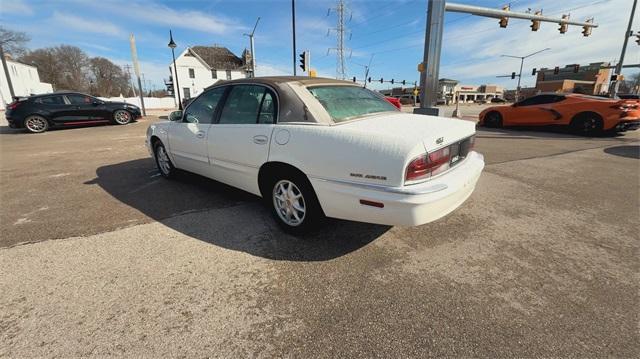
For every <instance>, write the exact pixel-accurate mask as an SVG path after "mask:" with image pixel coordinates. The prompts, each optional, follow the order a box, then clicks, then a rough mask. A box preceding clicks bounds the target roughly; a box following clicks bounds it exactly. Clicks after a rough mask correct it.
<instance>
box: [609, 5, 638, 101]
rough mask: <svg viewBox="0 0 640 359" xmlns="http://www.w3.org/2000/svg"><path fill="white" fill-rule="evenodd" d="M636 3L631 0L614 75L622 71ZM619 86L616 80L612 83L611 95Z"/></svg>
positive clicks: (631, 34)
mask: <svg viewBox="0 0 640 359" xmlns="http://www.w3.org/2000/svg"><path fill="white" fill-rule="evenodd" d="M636 5H638V0H633V5H632V6H631V16H629V25H628V26H627V32H625V33H624V43H623V44H622V53H621V54H620V61H618V65H616V75H620V74H621V73H622V65H623V62H624V55H625V53H626V52H627V43H628V42H629V38H630V37H631V36H633V32H632V31H631V26H632V25H633V15H634V14H635V12H636ZM619 88H620V81H616V83H615V84H614V85H613V90H612V91H611V96H612V97H614V98H615V97H616V95H617V94H618V89H619Z"/></svg>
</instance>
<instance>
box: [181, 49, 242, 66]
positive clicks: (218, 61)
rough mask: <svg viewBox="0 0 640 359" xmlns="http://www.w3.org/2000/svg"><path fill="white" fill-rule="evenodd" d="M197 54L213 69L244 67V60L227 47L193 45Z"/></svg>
mask: <svg viewBox="0 0 640 359" xmlns="http://www.w3.org/2000/svg"><path fill="white" fill-rule="evenodd" d="M191 51H193V52H194V53H195V54H196V55H198V56H199V57H200V58H201V59H202V61H204V62H206V63H207V65H209V67H211V68H212V69H219V70H240V69H242V68H243V67H244V62H243V61H242V59H241V58H239V57H238V56H236V55H234V54H233V52H231V51H229V49H227V48H226V47H218V46H193V47H191Z"/></svg>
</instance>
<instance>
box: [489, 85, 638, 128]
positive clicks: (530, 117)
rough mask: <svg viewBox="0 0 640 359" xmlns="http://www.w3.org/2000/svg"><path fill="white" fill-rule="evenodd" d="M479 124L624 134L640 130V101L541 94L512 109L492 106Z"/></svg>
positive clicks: (519, 103)
mask: <svg viewBox="0 0 640 359" xmlns="http://www.w3.org/2000/svg"><path fill="white" fill-rule="evenodd" d="M478 125H481V126H486V127H502V126H547V125H564V126H569V127H570V128H571V129H572V130H574V131H575V132H577V133H581V134H587V135H591V134H596V133H599V132H603V131H615V132H623V131H627V130H635V129H637V128H638V127H640V101H639V100H616V99H610V98H604V97H596V96H588V95H579V94H559V93H549V94H539V95H536V96H533V97H529V98H527V99H524V100H522V101H520V102H516V103H514V104H513V105H510V106H494V107H489V108H487V109H486V110H484V111H482V112H481V113H480V117H479V121H478Z"/></svg>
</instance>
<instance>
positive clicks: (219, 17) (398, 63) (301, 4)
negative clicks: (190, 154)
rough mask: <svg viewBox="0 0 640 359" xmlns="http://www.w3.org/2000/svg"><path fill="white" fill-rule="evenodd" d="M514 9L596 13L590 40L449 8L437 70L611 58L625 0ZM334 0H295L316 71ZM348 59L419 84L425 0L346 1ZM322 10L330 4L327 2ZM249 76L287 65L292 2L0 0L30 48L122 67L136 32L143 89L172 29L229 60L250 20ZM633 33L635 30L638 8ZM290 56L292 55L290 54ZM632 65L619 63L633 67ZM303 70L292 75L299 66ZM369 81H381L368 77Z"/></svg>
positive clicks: (329, 72)
mask: <svg viewBox="0 0 640 359" xmlns="http://www.w3.org/2000/svg"><path fill="white" fill-rule="evenodd" d="M455 2H457V3H463V4H468V5H476V6H487V7H493V8H500V7H501V6H502V5H504V4H505V0H499V1H495V0H455ZM510 3H511V9H512V10H513V11H526V10H527V9H529V8H530V9H532V10H534V11H535V10H538V9H542V10H543V14H544V15H547V16H554V17H560V16H561V15H562V14H570V16H571V19H573V20H584V19H586V18H588V17H594V18H595V22H596V23H597V24H598V25H599V27H598V28H596V29H594V30H593V34H592V36H590V37H583V36H582V33H581V31H582V28H581V27H575V26H571V27H570V28H569V31H568V32H567V33H566V34H560V33H559V32H558V30H557V28H558V25H557V24H551V23H542V25H541V28H540V30H539V31H537V32H533V31H531V29H530V28H529V26H530V24H531V22H530V21H527V20H518V19H511V20H510V22H509V25H508V27H507V28H506V29H502V28H500V27H499V26H498V20H497V19H492V18H484V17H477V16H472V15H467V14H457V13H447V14H446V19H445V26H444V37H443V48H442V56H441V67H440V76H439V77H441V78H442V77H446V78H452V79H456V80H458V81H460V82H461V83H463V84H470V85H474V84H475V85H480V84H498V85H502V86H504V87H506V88H515V86H516V80H512V79H510V78H498V77H496V76H499V75H506V74H510V73H511V72H513V71H516V72H517V71H518V70H519V66H520V60H518V59H513V58H508V57H502V56H501V55H505V54H506V55H515V56H524V55H527V54H529V53H532V52H535V51H538V50H541V49H544V48H547V47H549V48H551V50H548V51H545V52H542V53H540V54H538V55H535V56H533V57H531V58H529V59H527V60H526V62H525V64H524V70H523V77H522V86H533V85H535V77H534V76H532V75H531V70H532V68H534V67H535V68H541V67H549V68H553V67H555V66H561V67H562V66H564V65H566V64H574V63H579V64H588V63H590V62H600V61H608V62H612V63H615V62H617V58H618V57H619V56H620V51H621V49H622V42H623V36H624V33H625V30H626V27H627V23H628V20H629V14H630V11H631V4H632V0H563V1H558V0H512V1H510ZM336 4H337V0H331V1H325V0H296V44H297V49H298V51H297V52H298V53H300V52H302V51H303V50H309V51H310V53H311V67H312V68H314V69H316V71H317V72H318V75H319V76H324V77H335V76H336V62H337V61H336V54H335V52H334V51H333V50H329V49H330V48H335V47H336V35H335V32H334V31H332V30H329V29H330V28H335V27H336V24H337V16H336V12H335V10H333V9H334V8H335V7H336ZM346 4H347V11H346V23H345V25H346V28H347V36H346V47H347V48H348V49H347V51H346V56H347V59H346V65H347V74H348V77H349V78H351V77H352V76H356V77H357V78H358V79H362V78H364V72H365V65H368V64H369V63H371V67H370V76H371V77H372V78H374V79H379V78H380V77H382V78H384V79H385V80H387V79H392V78H393V79H394V80H396V81H401V80H406V81H407V82H413V81H418V80H419V73H418V72H417V65H418V63H420V62H421V61H422V56H423V49H424V32H425V22H426V9H427V0H368V1H365V0H346ZM329 9H331V10H329ZM258 17H260V22H259V24H258V27H257V29H256V32H255V38H254V39H255V51H256V72H257V74H258V75H259V76H260V75H291V74H292V73H293V53H292V24H291V1H290V0H261V1H248V0H206V1H205V0H185V1H160V0H100V1H95V0H94V1H91V0H47V1H44V0H0V23H1V24H2V26H4V27H6V28H9V29H11V30H17V31H24V32H26V33H27V34H28V35H29V36H30V37H31V41H30V42H29V43H28V48H30V49H36V48H41V47H49V46H57V45H60V44H68V45H75V46H78V47H80V48H81V49H83V50H84V51H85V52H86V53H87V54H88V55H90V56H102V57H106V58H108V59H110V60H112V61H113V62H115V63H117V64H119V65H125V64H130V63H131V54H130V49H129V41H128V39H129V34H130V33H133V34H134V35H135V37H136V42H137V48H138V57H139V59H140V67H141V71H142V72H143V73H144V75H145V80H146V87H147V88H149V89H152V88H158V89H159V88H163V87H164V85H163V80H164V79H166V78H168V77H169V68H168V66H169V63H170V62H171V51H170V49H169V48H168V47H167V43H168V40H169V29H171V30H172V31H173V36H174V40H175V42H176V43H177V45H178V48H177V49H176V54H178V53H179V52H181V51H182V50H184V49H185V47H187V46H196V45H204V46H206V45H214V44H217V45H220V46H225V47H227V48H229V49H230V50H231V51H233V52H234V53H235V54H237V55H238V56H239V55H240V54H241V53H242V50H243V49H245V48H247V47H249V39H248V37H247V36H243V34H244V33H247V32H250V31H251V29H252V28H253V26H254V24H255V22H256V19H257V18H258ZM633 29H634V30H635V31H640V9H639V10H638V11H637V12H636V16H635V20H634V26H633ZM634 40H635V38H632V39H630V41H629V46H628V50H627V55H626V58H625V63H626V64H631V63H640V46H638V45H637V44H636V43H635V41H634ZM296 61H297V56H296ZM636 71H637V70H635V69H634V70H627V71H625V74H627V75H628V74H631V73H632V72H636ZM298 74H300V71H299V72H298ZM372 85H373V86H372V87H373V88H377V89H381V88H389V87H391V86H392V85H390V84H380V83H372Z"/></svg>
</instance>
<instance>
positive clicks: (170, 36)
mask: <svg viewBox="0 0 640 359" xmlns="http://www.w3.org/2000/svg"><path fill="white" fill-rule="evenodd" d="M168 46H169V47H170V48H171V56H173V73H174V76H175V86H174V87H173V91H176V93H177V94H178V110H182V101H181V100H180V84H179V83H178V68H177V67H176V52H175V49H176V47H177V45H176V43H175V42H174V41H173V34H172V33H171V30H169V45H168Z"/></svg>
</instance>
